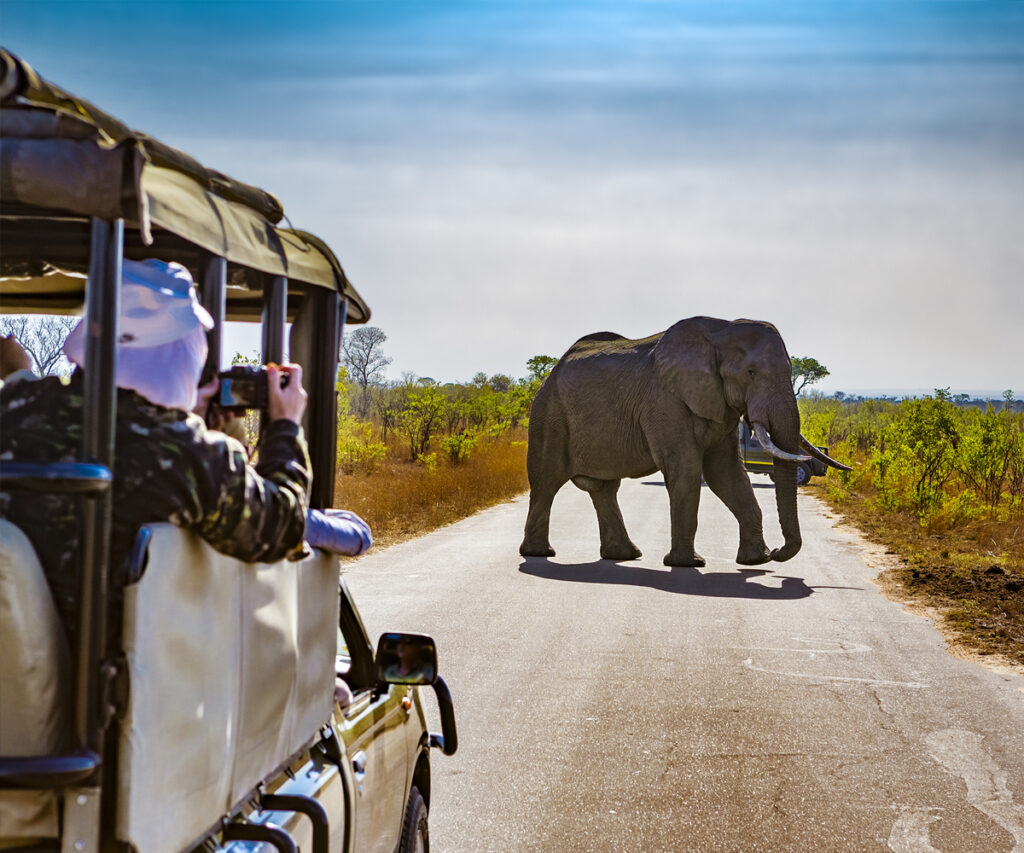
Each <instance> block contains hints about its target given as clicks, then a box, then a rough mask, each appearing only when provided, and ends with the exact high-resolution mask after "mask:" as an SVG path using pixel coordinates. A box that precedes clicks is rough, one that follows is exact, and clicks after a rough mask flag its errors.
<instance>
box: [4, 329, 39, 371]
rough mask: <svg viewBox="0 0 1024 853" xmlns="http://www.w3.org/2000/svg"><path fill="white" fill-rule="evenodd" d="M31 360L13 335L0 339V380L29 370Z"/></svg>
mask: <svg viewBox="0 0 1024 853" xmlns="http://www.w3.org/2000/svg"><path fill="white" fill-rule="evenodd" d="M31 369H32V359H31V358H29V356H28V353H27V352H25V348H24V347H23V346H22V345H21V344H20V343H18V339H17V338H16V337H14V335H8V336H7V337H6V338H0V379H6V378H7V377H8V376H10V375H11V374H12V373H16V372H17V371H19V370H31Z"/></svg>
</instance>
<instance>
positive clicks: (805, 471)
mask: <svg viewBox="0 0 1024 853" xmlns="http://www.w3.org/2000/svg"><path fill="white" fill-rule="evenodd" d="M812 475H813V472H812V471H811V466H810V465H808V464H807V463H806V462H797V464H796V484H797V485H798V486H806V485H807V484H808V483H809V482H811V476H812Z"/></svg>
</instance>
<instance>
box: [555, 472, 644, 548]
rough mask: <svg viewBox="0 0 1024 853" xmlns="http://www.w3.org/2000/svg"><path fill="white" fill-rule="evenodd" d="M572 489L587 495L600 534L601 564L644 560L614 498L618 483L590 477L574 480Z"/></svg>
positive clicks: (617, 481) (575, 478)
mask: <svg viewBox="0 0 1024 853" xmlns="http://www.w3.org/2000/svg"><path fill="white" fill-rule="evenodd" d="M572 482H573V485H574V486H576V487H577V488H580V489H582V490H583V491H585V492H587V493H588V494H589V495H590V499H591V500H592V501H593V502H594V510H595V511H596V512H597V527H598V530H600V532H601V558H602V559H604V560H637V559H639V558H640V557H642V556H643V554H642V553H641V551H640V549H639V548H637V547H636V545H634V544H633V542H632V541H631V540H630V538H629V534H628V533H626V523H625V522H624V521H623V520H622V512H621V511H620V510H619V502H618V500H617V498H616V495H617V494H618V491H619V484H620V483H621V482H622V481H621V480H597V479H595V478H593V477H580V476H577V477H573V478H572Z"/></svg>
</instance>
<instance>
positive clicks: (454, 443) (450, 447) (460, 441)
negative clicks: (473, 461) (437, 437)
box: [441, 430, 476, 465]
mask: <svg viewBox="0 0 1024 853" xmlns="http://www.w3.org/2000/svg"><path fill="white" fill-rule="evenodd" d="M475 446H476V436H475V435H473V434H472V433H470V432H469V431H468V430H466V431H463V432H460V433H456V434H454V435H449V436H446V437H445V438H443V439H441V449H442V450H444V452H445V453H447V454H448V459H449V460H450V461H451V463H452V465H461V464H462V463H463V462H465V461H466V460H467V459H468V458H469V452H470V451H471V450H472V449H473V448H474V447H475Z"/></svg>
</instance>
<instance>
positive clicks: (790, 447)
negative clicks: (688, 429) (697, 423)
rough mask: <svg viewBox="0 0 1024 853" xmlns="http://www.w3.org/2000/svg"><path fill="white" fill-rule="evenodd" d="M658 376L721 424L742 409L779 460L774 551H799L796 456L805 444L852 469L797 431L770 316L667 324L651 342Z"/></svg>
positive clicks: (785, 365)
mask: <svg viewBox="0 0 1024 853" xmlns="http://www.w3.org/2000/svg"><path fill="white" fill-rule="evenodd" d="M654 359H655V365H656V369H657V371H658V372H659V374H660V376H661V380H662V381H663V382H664V383H665V384H666V386H667V387H669V388H670V389H671V390H672V391H673V392H674V393H675V394H676V395H678V396H679V397H680V398H681V399H682V400H683V402H684V403H685V404H686V406H687V407H688V408H689V409H690V410H691V411H692V412H693V413H694V414H695V415H697V416H698V417H701V418H705V419H707V420H710V421H715V422H718V423H726V422H729V421H732V422H735V420H736V418H738V417H739V416H740V415H742V416H745V417H746V419H747V422H748V423H749V424H750V425H751V428H752V429H753V430H754V432H755V433H756V434H757V437H758V439H759V440H760V442H761V444H762V445H763V446H764V448H765V449H766V450H767V451H768V452H769V453H771V454H772V455H773V456H774V457H775V459H776V463H775V496H776V502H777V505H778V510H779V522H780V524H781V526H782V534H783V536H784V538H785V544H784V545H783V546H782V547H781V548H778V549H776V550H774V551H773V552H772V559H774V560H778V561H780V562H781V561H783V560H788V559H790V558H791V557H793V556H795V555H796V553H797V552H798V551H799V550H800V544H801V541H800V523H799V521H798V520H797V513H796V463H797V462H798V461H799V460H800V459H805V458H806V457H805V456H801V455H800V454H801V450H804V451H806V452H807V453H809V454H811V455H814V456H816V457H817V458H819V459H821V460H822V461H823V462H825V463H826V464H828V465H832V466H833V467H835V468H840V469H843V470H849V468H847V467H846V466H845V465H841V464H840V463H838V462H836V461H834V460H832V459H830V458H829V457H828V456H825V454H823V453H821V451H819V450H818V449H817V448H815V447H814V446H813V445H812V444H811V443H810V442H809V441H808V440H807V439H806V438H804V437H803V435H801V433H800V412H799V410H798V409H797V404H796V396H795V395H794V394H793V385H792V382H791V379H790V377H791V367H790V361H789V353H787V352H786V345H785V344H784V343H783V342H782V338H781V336H780V335H779V333H778V330H777V329H776V328H775V327H774V326H773V325H772V324H771V323H763V322H759V321H756V320H736V321H735V322H728V321H727V320H717V319H714V318H712V317H692V318H690V319H688V320H681V321H680V322H678V323H676V324H675V325H674V326H672V327H671V328H669V329H668V331H666V332H665V334H664V335H662V338H661V340H660V341H659V342H658V344H657V346H656V347H655V349H654Z"/></svg>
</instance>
